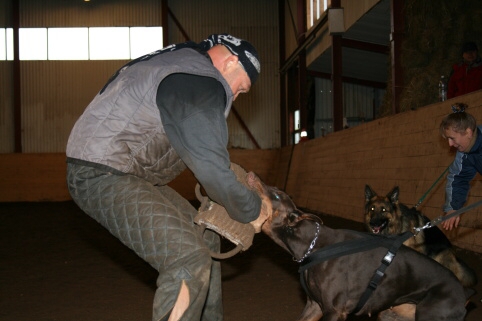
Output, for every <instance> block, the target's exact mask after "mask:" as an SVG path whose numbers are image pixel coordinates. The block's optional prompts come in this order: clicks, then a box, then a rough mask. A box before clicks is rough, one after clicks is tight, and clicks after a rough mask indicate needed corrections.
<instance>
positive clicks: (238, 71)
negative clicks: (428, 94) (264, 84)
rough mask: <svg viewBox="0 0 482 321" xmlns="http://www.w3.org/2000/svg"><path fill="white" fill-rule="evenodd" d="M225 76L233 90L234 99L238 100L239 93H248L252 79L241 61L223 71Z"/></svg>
mask: <svg viewBox="0 0 482 321" xmlns="http://www.w3.org/2000/svg"><path fill="white" fill-rule="evenodd" d="M223 76H224V78H225V79H226V81H227V82H228V84H229V86H230V87H231V90H232V91H233V94H234V98H233V100H236V98H238V95H239V94H245V93H247V92H248V91H249V89H250V88H251V80H250V79H249V76H248V74H247V73H246V71H245V70H244V68H243V66H242V65H241V64H240V63H236V64H233V65H232V66H231V67H230V68H228V69H227V70H226V72H224V73H223Z"/></svg>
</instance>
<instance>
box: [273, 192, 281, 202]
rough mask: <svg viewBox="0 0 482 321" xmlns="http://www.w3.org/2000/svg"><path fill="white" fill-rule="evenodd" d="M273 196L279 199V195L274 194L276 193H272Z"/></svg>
mask: <svg viewBox="0 0 482 321" xmlns="http://www.w3.org/2000/svg"><path fill="white" fill-rule="evenodd" d="M274 198H276V199H277V200H278V201H279V199H280V197H279V195H278V194H276V193H274Z"/></svg>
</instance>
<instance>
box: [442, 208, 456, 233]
mask: <svg viewBox="0 0 482 321" xmlns="http://www.w3.org/2000/svg"><path fill="white" fill-rule="evenodd" d="M453 212H455V210H450V211H448V212H447V213H446V214H445V215H450V214H452V213H453ZM459 222H460V215H457V216H455V217H452V218H449V219H448V220H446V221H443V222H442V226H443V228H444V229H445V230H447V231H451V230H452V228H456V227H457V226H459Z"/></svg>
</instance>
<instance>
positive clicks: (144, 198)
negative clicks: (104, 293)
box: [67, 34, 268, 321]
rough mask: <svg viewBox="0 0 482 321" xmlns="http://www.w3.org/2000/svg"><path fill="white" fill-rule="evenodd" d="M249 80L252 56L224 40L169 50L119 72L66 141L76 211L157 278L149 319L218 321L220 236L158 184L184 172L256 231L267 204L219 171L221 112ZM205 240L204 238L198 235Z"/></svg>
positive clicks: (223, 166)
mask: <svg viewBox="0 0 482 321" xmlns="http://www.w3.org/2000/svg"><path fill="white" fill-rule="evenodd" d="M259 73H260V63H259V57H258V53H257V52H256V49H255V48H254V47H253V46H252V45H251V44H250V43H249V42H247V41H245V40H242V39H238V38H236V37H233V36H231V35H227V34H222V35H216V34H215V35H211V36H209V37H208V39H206V40H204V41H202V42H201V43H194V42H186V43H181V44H177V45H171V46H168V47H166V48H163V49H161V50H158V51H156V52H153V53H151V54H148V55H145V56H142V57H140V58H138V59H135V60H133V61H131V62H129V63H128V64H126V65H125V66H123V67H122V68H121V69H119V70H118V71H117V72H116V73H115V74H114V75H113V76H112V77H111V79H109V81H108V82H107V83H106V85H105V86H104V87H103V88H102V89H101V91H100V92H99V93H98V94H97V95H96V96H95V98H94V99H93V101H92V102H91V103H90V104H89V106H88V107H87V108H86V110H85V111H84V113H83V114H82V115H81V117H80V118H79V119H78V121H77V122H76V124H75V125H74V128H73V129H72V132H71V134H70V137H69V140H68V144H67V182H68V187H69V191H70V194H71V195H72V198H73V199H74V201H75V202H76V203H77V205H78V206H79V207H80V208H81V209H82V210H83V211H84V212H86V213H87V214H88V215H89V216H91V217H92V218H94V219H95V220H96V221H98V222H99V223H100V224H102V225H103V226H104V227H105V228H106V229H107V230H109V231H110V233H112V234H113V235H114V236H116V237H117V238H118V239H119V240H120V241H121V242H122V243H124V244H125V245H126V246H128V247H129V248H130V249H132V250H133V251H134V252H135V253H137V255H139V256H140V257H141V258H142V259H144V260H145V261H146V262H148V263H149V264H150V265H151V266H152V267H154V268H155V269H156V270H158V271H159V277H158V279H157V287H158V288H157V290H156V293H155V297H154V304H153V320H155V321H159V320H189V321H192V320H209V321H216V320H222V317H223V316H222V315H223V311H222V301H221V271H220V263H219V262H216V261H213V260H212V259H211V257H210V255H209V250H212V251H218V252H219V250H220V240H219V236H218V235H217V234H215V233H213V232H210V231H206V233H204V237H203V236H202V235H201V234H200V233H199V231H198V227H197V226H196V225H195V224H194V223H193V217H194V216H195V215H196V214H197V210H196V209H195V208H194V207H193V206H192V205H191V204H190V203H189V202H188V201H187V200H185V199H184V198H183V197H181V196H180V195H179V194H178V193H177V192H176V191H174V190H173V189H171V188H170V187H168V186H167V184H168V183H169V182H170V181H172V180H173V179H174V178H175V177H177V176H178V175H179V174H180V173H181V172H182V171H183V170H184V169H186V167H187V168H189V169H190V170H191V171H192V172H193V173H194V175H195V177H196V179H197V180H198V181H199V183H200V184H201V185H202V186H203V188H204V189H205V191H206V193H207V195H208V196H209V198H210V199H212V200H213V201H215V202H217V203H218V204H220V205H222V206H223V207H224V208H225V209H226V211H227V212H228V213H229V215H230V217H231V218H232V219H234V220H236V221H239V222H241V223H248V222H250V223H251V224H253V226H254V227H255V231H256V232H259V231H260V227H261V225H262V223H263V222H264V221H265V220H266V218H267V204H268V203H267V201H265V200H262V199H261V198H260V196H258V194H257V193H256V192H254V191H252V190H249V189H247V188H246V187H245V186H244V185H243V184H241V183H240V182H239V181H238V180H237V179H236V177H235V175H234V173H233V171H231V170H230V164H231V162H230V159H229V154H228V151H227V144H228V128H227V123H226V117H227V116H228V114H229V111H230V108H231V104H232V102H233V101H234V100H235V99H236V98H237V96H238V95H239V94H241V93H247V92H248V91H249V89H250V87H251V86H252V85H253V84H254V82H255V81H256V79H257V77H258V75H259ZM203 238H204V239H203Z"/></svg>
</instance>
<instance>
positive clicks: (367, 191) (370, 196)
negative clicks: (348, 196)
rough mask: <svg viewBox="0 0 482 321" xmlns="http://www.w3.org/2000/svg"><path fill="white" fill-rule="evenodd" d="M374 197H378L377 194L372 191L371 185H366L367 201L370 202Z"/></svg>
mask: <svg viewBox="0 0 482 321" xmlns="http://www.w3.org/2000/svg"><path fill="white" fill-rule="evenodd" d="M374 196H376V193H375V192H374V191H373V190H372V188H371V187H370V185H365V201H366V202H368V201H370V200H371V199H372V198H373V197H374Z"/></svg>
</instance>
